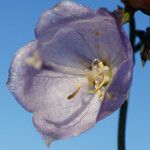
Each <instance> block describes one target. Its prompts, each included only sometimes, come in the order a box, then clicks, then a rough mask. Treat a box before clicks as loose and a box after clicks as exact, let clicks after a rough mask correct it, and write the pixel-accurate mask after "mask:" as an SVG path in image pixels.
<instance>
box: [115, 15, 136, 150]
mask: <svg viewBox="0 0 150 150" xmlns="http://www.w3.org/2000/svg"><path fill="white" fill-rule="evenodd" d="M129 28H130V41H131V45H132V48H133V52H134V49H135V19H134V14H133V15H131V18H130V23H129ZM133 59H134V57H133ZM133 61H134V60H133ZM127 111H128V98H127V100H126V101H125V103H124V104H123V105H122V107H121V109H120V113H119V124H118V150H125V149H126V145H125V144H126V143H125V138H126V122H127Z"/></svg>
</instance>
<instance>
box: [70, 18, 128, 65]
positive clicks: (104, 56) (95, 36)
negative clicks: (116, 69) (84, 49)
mask: <svg viewBox="0 0 150 150" xmlns="http://www.w3.org/2000/svg"><path fill="white" fill-rule="evenodd" d="M111 18H112V17H111ZM70 26H71V27H72V28H73V29H74V30H76V31H77V32H78V33H79V34H80V35H81V36H82V38H83V40H84V41H85V42H86V43H87V44H88V46H89V48H90V50H91V51H92V52H93V53H94V56H96V57H97V58H98V59H100V60H102V61H105V62H106V63H107V64H109V65H110V66H111V65H112V67H113V66H114V65H115V66H116V65H117V64H118V65H120V63H121V62H122V60H124V59H127V54H126V50H125V49H126V45H125V44H124V41H122V39H121V36H122V35H121V33H120V32H119V29H118V26H117V24H116V25H114V24H112V23H111V22H108V21H106V20H105V17H102V16H97V17H95V18H91V19H86V20H79V21H75V22H73V23H71V24H70ZM120 29H121V27H120ZM112 35H113V36H112Z"/></svg>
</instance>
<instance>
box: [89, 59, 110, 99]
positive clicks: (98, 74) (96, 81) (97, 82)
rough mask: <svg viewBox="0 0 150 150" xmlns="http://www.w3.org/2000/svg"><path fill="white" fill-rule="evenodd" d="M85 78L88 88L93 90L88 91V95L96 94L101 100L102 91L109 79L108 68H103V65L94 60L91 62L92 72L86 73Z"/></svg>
mask: <svg viewBox="0 0 150 150" xmlns="http://www.w3.org/2000/svg"><path fill="white" fill-rule="evenodd" d="M87 78H88V82H89V86H90V87H93V86H94V89H93V90H90V91H89V93H90V94H96V93H97V94H98V96H99V97H100V98H101V100H103V97H104V91H105V89H106V87H107V85H108V83H109V81H110V79H111V72H110V69H109V67H108V66H104V64H103V63H102V62H101V61H100V60H98V59H95V60H94V61H93V62H92V70H89V71H88V73H87Z"/></svg>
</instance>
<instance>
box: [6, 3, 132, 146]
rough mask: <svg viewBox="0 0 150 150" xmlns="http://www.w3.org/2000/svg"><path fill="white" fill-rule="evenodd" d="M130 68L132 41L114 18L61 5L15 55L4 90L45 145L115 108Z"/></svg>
mask: <svg viewBox="0 0 150 150" xmlns="http://www.w3.org/2000/svg"><path fill="white" fill-rule="evenodd" d="M132 68H133V61H132V48H131V45H130V42H129V40H128V37H127V35H126V34H125V32H124V30H123V28H122V27H121V25H120V24H119V22H117V20H116V18H115V16H114V15H113V14H111V13H110V12H108V11H107V10H106V9H103V8H102V9H99V10H98V11H93V10H91V9H89V8H87V7H84V6H81V5H79V4H76V3H74V2H71V1H63V2H61V3H59V4H58V5H57V6H55V7H54V8H52V9H50V10H48V11H46V12H45V13H44V14H43V15H42V16H41V17H40V19H39V21H38V24H37V26H36V40H35V41H33V42H30V43H29V44H27V45H26V46H25V47H23V48H21V49H20V50H19V52H18V53H17V54H16V56H15V57H14V59H13V62H12V64H11V67H10V74H9V80H8V87H9V89H10V91H11V92H12V93H13V94H14V96H15V97H16V99H17V101H18V102H19V103H20V104H21V105H22V106H23V107H24V108H25V109H26V110H27V111H29V112H32V113H33V122H34V125H35V127H36V128H37V130H38V131H39V132H40V133H41V135H42V136H43V137H44V139H45V141H46V143H47V144H48V143H49V142H50V141H52V140H57V139H64V138H69V137H72V136H76V135H79V134H80V133H82V132H84V131H86V130H88V129H89V128H91V127H93V126H94V125H95V123H96V122H97V121H99V120H101V119H102V118H104V117H106V116H108V115H109V114H111V113H112V112H114V111H115V110H117V109H118V108H119V107H120V106H121V105H122V104H123V103H124V101H125V99H126V96H127V92H128V90H129V87H130V85H131V80H132Z"/></svg>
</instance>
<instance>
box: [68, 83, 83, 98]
mask: <svg viewBox="0 0 150 150" xmlns="http://www.w3.org/2000/svg"><path fill="white" fill-rule="evenodd" d="M80 88H81V84H78V85H77V89H76V90H75V91H74V92H73V93H72V94H70V95H69V96H68V97H67V99H68V100H71V99H73V98H74V97H75V96H76V95H77V93H78V92H79V90H80Z"/></svg>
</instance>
